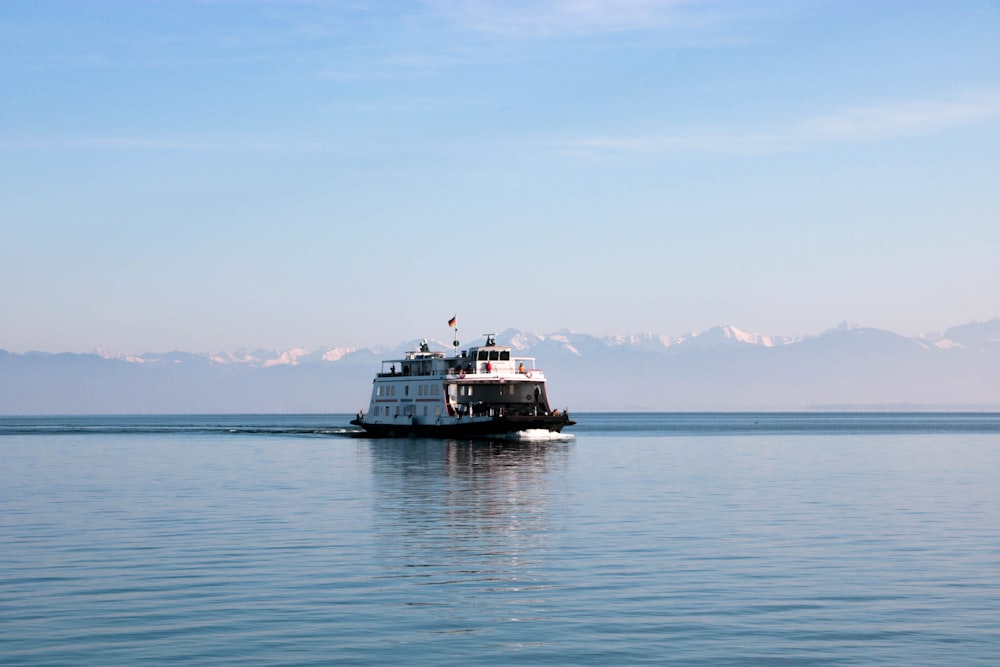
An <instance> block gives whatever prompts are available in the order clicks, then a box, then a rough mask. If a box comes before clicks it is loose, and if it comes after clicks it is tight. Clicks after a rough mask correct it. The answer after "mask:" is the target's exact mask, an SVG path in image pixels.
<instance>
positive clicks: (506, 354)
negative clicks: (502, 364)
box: [500, 350, 510, 361]
mask: <svg viewBox="0 0 1000 667" xmlns="http://www.w3.org/2000/svg"><path fill="white" fill-rule="evenodd" d="M500 361H510V350H500Z"/></svg>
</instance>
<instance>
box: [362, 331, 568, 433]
mask: <svg viewBox="0 0 1000 667" xmlns="http://www.w3.org/2000/svg"><path fill="white" fill-rule="evenodd" d="M575 423H576V422H574V421H573V420H571V419H570V418H569V414H568V413H567V412H566V411H565V410H563V411H562V412H560V411H559V410H553V409H551V408H550V406H549V398H548V394H547V393H546V391H545V374H544V373H543V372H542V371H541V370H540V369H538V368H537V367H536V366H535V359H534V358H533V357H519V356H515V352H514V350H513V349H512V348H511V347H510V346H507V345H497V343H496V335H495V334H486V343H485V344H483V345H479V346H474V347H470V348H469V349H468V350H463V351H462V352H461V353H459V352H458V343H457V341H456V348H455V353H454V354H453V355H452V356H447V355H446V354H445V352H439V351H434V352H432V351H431V349H430V346H429V345H428V344H427V341H426V340H424V341H422V342H421V344H420V349H419V350H413V351H410V352H406V354H405V356H404V357H403V358H402V359H387V360H384V361H382V367H381V370H380V371H379V373H378V374H377V375H376V376H375V379H374V381H373V387H372V395H371V403H370V404H369V407H368V412H364V411H361V412H358V415H357V417H356V418H355V419H353V420H351V424H353V425H355V426H360V427H361V428H363V429H364V431H365V432H366V433H367V434H369V435H373V436H379V437H396V436H411V435H412V436H418V437H470V436H471V437H475V436H488V435H498V434H504V433H516V432H518V431H529V430H538V429H541V430H545V431H555V432H559V431H561V430H562V429H563V428H564V427H566V426H571V425H573V424H575Z"/></svg>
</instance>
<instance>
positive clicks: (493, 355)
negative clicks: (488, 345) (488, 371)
mask: <svg viewBox="0 0 1000 667" xmlns="http://www.w3.org/2000/svg"><path fill="white" fill-rule="evenodd" d="M499 360H500V350H490V361H499Z"/></svg>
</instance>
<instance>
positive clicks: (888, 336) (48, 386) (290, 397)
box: [0, 318, 1000, 414]
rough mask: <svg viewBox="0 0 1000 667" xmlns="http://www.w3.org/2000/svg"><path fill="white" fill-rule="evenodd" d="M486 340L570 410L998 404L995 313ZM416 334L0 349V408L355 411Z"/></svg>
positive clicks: (999, 346)
mask: <svg viewBox="0 0 1000 667" xmlns="http://www.w3.org/2000/svg"><path fill="white" fill-rule="evenodd" d="M497 341H498V342H499V343H501V344H507V345H511V346H513V347H514V348H516V349H517V350H518V352H519V353H520V354H522V355H524V356H532V357H535V358H536V359H537V363H538V365H539V366H540V367H541V368H543V369H544V370H545V371H546V375H547V378H548V381H549V393H550V396H551V397H552V398H553V400H555V401H556V402H557V403H563V402H565V404H566V406H567V407H571V408H573V409H575V410H589V411H600V410H612V411H616V410H665V411H686V410H809V409H988V410H998V409H1000V318H995V319H992V320H989V321H986V322H971V323H968V324H962V325H959V326H954V327H951V328H949V329H947V330H946V331H945V332H944V333H943V334H942V335H940V336H921V337H906V336H901V335H899V334H895V333H892V332H890V331H885V330H880V329H873V328H869V327H862V326H857V325H854V324H851V323H843V324H841V325H840V326H838V327H834V328H832V329H829V330H827V331H824V332H823V333H821V334H818V335H814V336H802V337H797V338H788V337H777V336H765V335H762V334H758V333H750V332H747V331H743V330H741V329H739V328H737V327H734V326H719V327H714V328H712V329H709V330H707V331H704V332H701V333H698V334H695V333H691V334H689V335H686V336H680V337H676V338H670V337H667V336H662V335H659V334H653V333H643V334H633V335H623V336H592V335H588V334H584V333H575V332H571V331H559V332H555V333H551V334H544V335H542V334H533V333H528V332H523V331H517V330H507V331H504V332H502V333H500V334H498V335H497ZM429 342H430V344H431V348H432V349H438V350H447V351H451V350H452V349H453V348H452V346H451V343H450V342H445V341H435V340H430V341H429ZM478 342H480V341H478V340H471V341H465V345H463V348H464V347H467V346H468V345H469V344H477V343H478ZM419 343H420V339H414V340H409V341H406V342H404V343H401V344H400V345H398V346H396V347H395V348H365V349H354V348H347V347H325V348H322V349H319V350H305V349H291V350H281V351H264V350H254V351H246V350H240V351H236V352H222V353H216V354H196V353H190V352H169V353H148V354H141V355H119V354H115V353H113V352H109V351H106V350H96V351H95V352H94V353H92V354H68V353H64V354H50V353H39V352H29V353H25V354H12V353H9V352H4V351H2V350H0V414H82V413H137V412H139V413H143V412H145V413H163V412H177V413H184V412H202V413H205V412H321V413H324V412H353V411H355V410H357V409H358V408H360V407H366V406H367V401H368V392H369V390H370V386H371V377H372V374H373V373H374V372H375V370H376V369H377V364H378V362H379V360H381V359H383V358H392V357H396V356H402V354H403V353H404V352H405V351H407V350H413V349H416V348H417V346H418V345H419Z"/></svg>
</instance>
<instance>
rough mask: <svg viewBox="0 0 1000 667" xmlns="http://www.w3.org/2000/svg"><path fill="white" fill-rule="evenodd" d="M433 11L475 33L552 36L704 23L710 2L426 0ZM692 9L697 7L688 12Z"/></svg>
mask: <svg viewBox="0 0 1000 667" xmlns="http://www.w3.org/2000/svg"><path fill="white" fill-rule="evenodd" d="M428 5H429V6H430V7H431V8H432V9H433V10H434V11H436V12H437V13H439V14H441V15H443V16H446V17H448V18H450V19H451V20H452V21H454V22H455V23H457V24H459V25H461V26H463V27H465V28H467V29H469V30H473V31H476V32H482V33H490V34H495V35H500V36H508V37H524V38H551V37H559V36H566V35H568V36H576V35H581V34H596V33H606V32H623V31H636V30H651V29H657V28H663V27H666V26H675V25H678V24H692V23H703V22H705V21H707V20H709V19H710V18H711V15H712V12H711V11H704V10H705V9H706V8H708V7H711V5H712V3H706V2H694V1H693V0H428ZM694 8H697V9H698V10H700V11H697V12H695V11H692V10H693V9H694Z"/></svg>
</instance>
